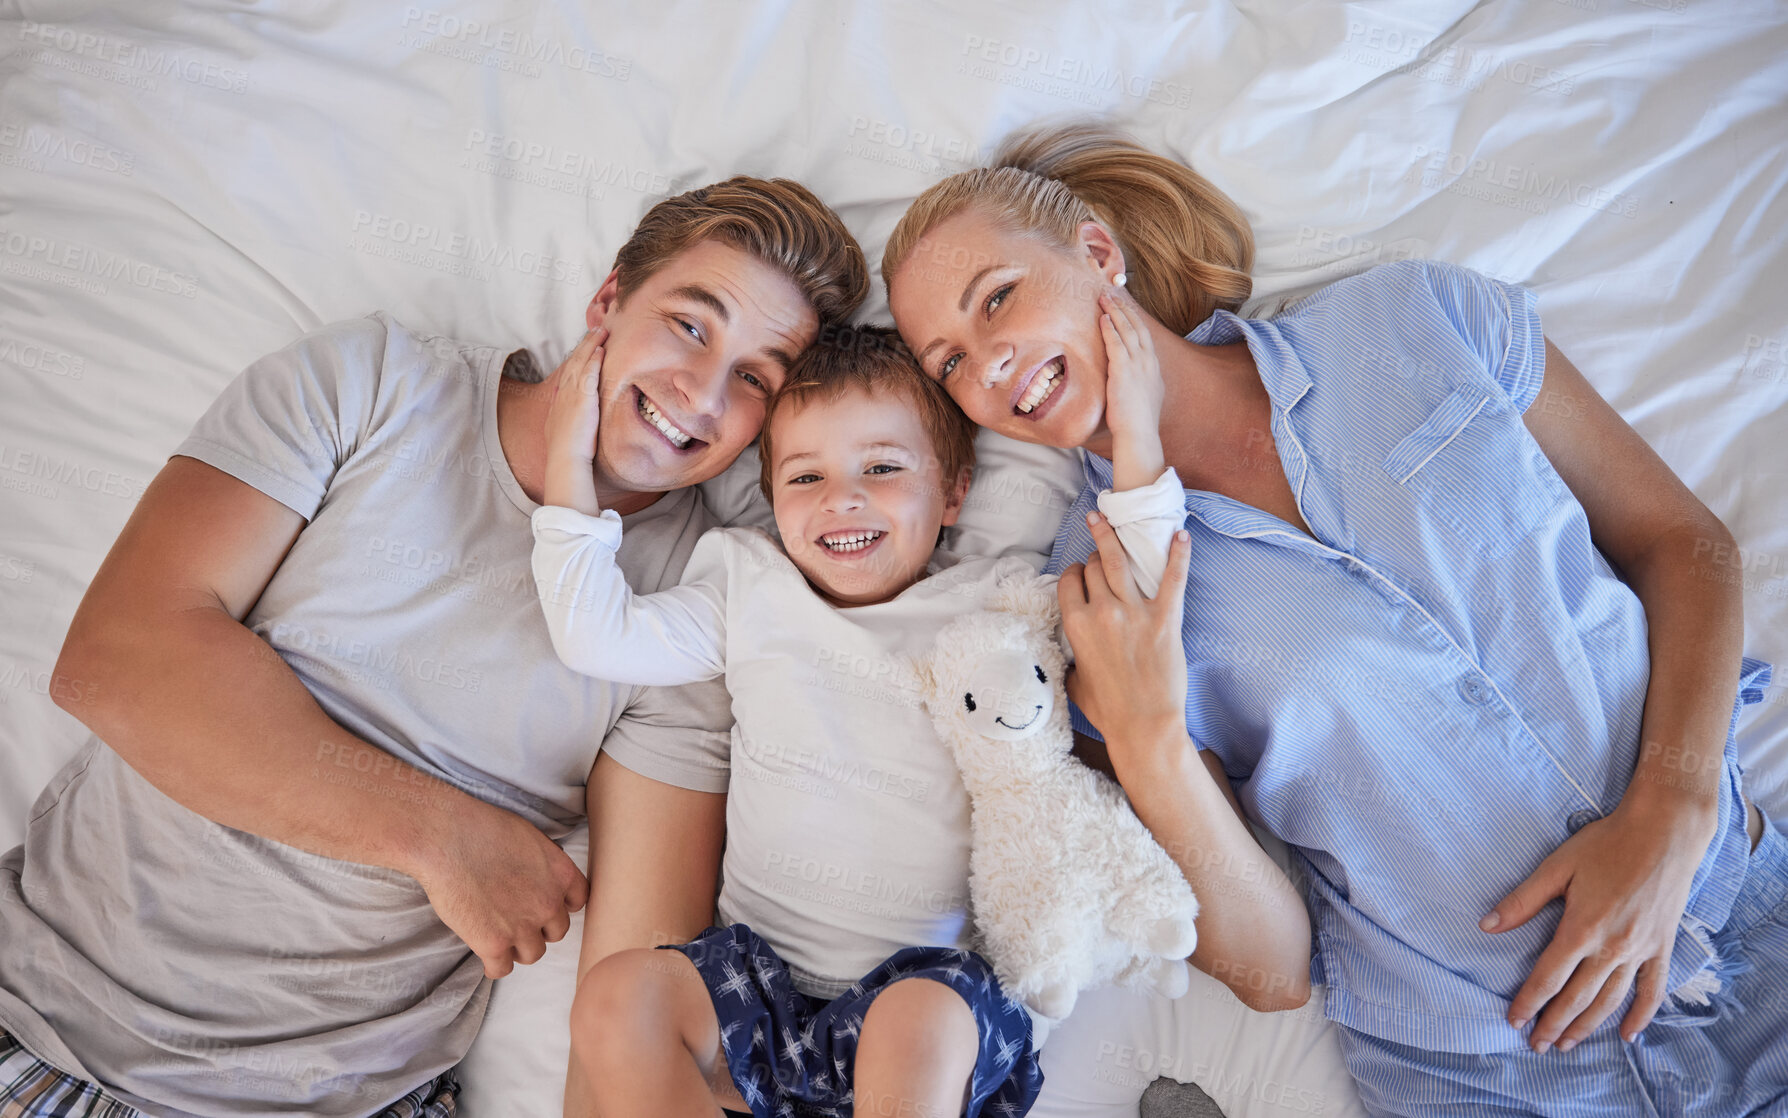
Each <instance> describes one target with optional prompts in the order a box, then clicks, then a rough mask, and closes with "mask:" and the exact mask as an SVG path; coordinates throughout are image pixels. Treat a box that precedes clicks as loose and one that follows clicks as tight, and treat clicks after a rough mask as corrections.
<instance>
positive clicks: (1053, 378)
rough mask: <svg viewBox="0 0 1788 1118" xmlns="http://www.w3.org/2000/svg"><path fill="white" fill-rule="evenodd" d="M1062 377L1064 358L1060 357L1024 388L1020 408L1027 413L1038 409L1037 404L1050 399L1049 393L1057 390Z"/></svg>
mask: <svg viewBox="0 0 1788 1118" xmlns="http://www.w3.org/2000/svg"><path fill="white" fill-rule="evenodd" d="M1061 379H1062V359H1061V358H1060V357H1058V358H1056V359H1055V360H1054V361H1051V362H1050V363H1049V364H1048V365H1047V366H1046V367H1045V368H1044V369H1043V371H1042V372H1040V373H1038V374H1037V378H1036V379H1035V380H1033V381H1031V386H1030V387H1029V388H1027V389H1025V390H1024V398H1023V399H1022V400H1019V401H1018V410H1019V411H1021V412H1026V413H1029V412H1033V411H1036V410H1037V405H1038V404H1041V403H1042V402H1043V401H1044V400H1047V399H1049V394H1050V393H1051V392H1054V391H1055V386H1056V385H1057V384H1058V383H1060V381H1061Z"/></svg>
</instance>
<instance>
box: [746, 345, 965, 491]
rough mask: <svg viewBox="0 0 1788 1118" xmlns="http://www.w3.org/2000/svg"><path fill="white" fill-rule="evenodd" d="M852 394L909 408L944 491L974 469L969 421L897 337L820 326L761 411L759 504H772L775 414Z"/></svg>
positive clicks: (758, 449)
mask: <svg viewBox="0 0 1788 1118" xmlns="http://www.w3.org/2000/svg"><path fill="white" fill-rule="evenodd" d="M853 389H856V390H859V391H866V392H871V393H888V394H891V395H894V396H899V397H901V398H903V399H904V400H906V401H907V402H908V403H910V404H912V406H913V408H914V410H915V411H917V412H918V413H919V423H920V425H921V426H923V427H924V428H925V433H926V434H927V435H929V436H931V452H932V454H933V455H934V456H936V458H937V460H938V465H939V466H940V470H939V484H941V485H942V486H943V488H944V491H945V492H946V493H948V492H950V490H951V487H952V486H954V485H955V484H956V479H957V478H959V477H960V476H961V475H962V471H964V470H969V469H973V468H974V465H975V432H976V431H977V430H978V428H977V427H976V426H975V421H974V420H972V419H970V418H969V417H968V416H966V415H964V414H963V413H962V409H961V408H958V407H957V406H956V401H954V400H952V399H950V395H949V393H947V392H945V391H944V389H943V386H942V385H940V384H938V382H937V381H935V380H932V379H931V378H930V377H928V376H926V375H925V370H924V369H922V368H920V367H919V362H918V360H917V359H915V358H914V357H913V354H912V351H911V350H909V349H908V348H907V347H906V343H905V342H902V341H901V340H900V335H899V334H897V333H895V332H894V331H893V330H891V329H889V328H888V327H886V326H840V325H831V324H829V325H826V326H822V327H820V332H819V337H818V338H816V339H815V340H814V343H813V344H812V345H811V346H808V347H807V349H806V350H805V351H804V352H803V353H802V354H801V356H800V357H798V358H796V359H795V364H794V367H793V368H791V369H789V372H788V379H787V380H786V381H785V382H784V383H783V386H782V388H781V390H780V391H778V392H777V393H776V395H774V396H772V397H771V398H770V403H769V406H768V407H766V408H765V409H764V430H763V434H762V435H761V436H759V438H758V447H757V453H758V458H759V460H760V466H759V471H758V487H759V488H761V489H762V490H763V492H764V497H765V498H766V499H768V500H769V501H771V502H772V503H774V502H775V497H774V496H772V494H771V479H770V477H771V470H772V469H774V467H775V459H776V451H775V447H774V445H773V442H772V439H771V427H772V425H773V424H774V423H775V420H776V415H777V413H778V412H781V411H784V410H786V409H788V408H799V407H802V406H804V405H806V404H811V403H822V402H827V401H831V400H836V399H838V398H839V397H840V396H843V395H844V394H845V393H846V392H849V391H851V390H853Z"/></svg>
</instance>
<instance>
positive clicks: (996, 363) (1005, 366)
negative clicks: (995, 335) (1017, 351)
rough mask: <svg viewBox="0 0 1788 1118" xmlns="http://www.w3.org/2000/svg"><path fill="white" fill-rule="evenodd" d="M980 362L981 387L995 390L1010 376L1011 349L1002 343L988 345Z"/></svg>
mask: <svg viewBox="0 0 1788 1118" xmlns="http://www.w3.org/2000/svg"><path fill="white" fill-rule="evenodd" d="M979 356H980V360H981V387H983V388H995V387H998V386H999V385H1002V384H1004V383H1006V381H1007V380H1008V379H1010V378H1011V376H1012V367H1013V360H1012V347H1011V346H1009V345H1007V344H1005V343H1004V342H995V343H992V344H990V345H989V346H988V347H987V349H986V352H985V353H984V354H981V355H979Z"/></svg>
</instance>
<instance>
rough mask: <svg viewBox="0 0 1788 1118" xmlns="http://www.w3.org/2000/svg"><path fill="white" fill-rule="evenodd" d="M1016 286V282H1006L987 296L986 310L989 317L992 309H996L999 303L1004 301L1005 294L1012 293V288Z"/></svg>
mask: <svg viewBox="0 0 1788 1118" xmlns="http://www.w3.org/2000/svg"><path fill="white" fill-rule="evenodd" d="M1017 286H1018V285H1017V284H1016V283H1008V284H1007V285H1006V286H1004V287H1002V288H1000V289H999V290H998V291H995V292H994V293H993V294H991V295H989V296H988V297H987V304H986V311H987V314H988V315H989V316H990V317H991V316H992V314H993V312H994V310H995V309H997V308H998V307H999V305H1000V304H1001V303H1003V302H1005V301H1006V296H1008V295H1010V294H1012V289H1013V288H1014V287H1017Z"/></svg>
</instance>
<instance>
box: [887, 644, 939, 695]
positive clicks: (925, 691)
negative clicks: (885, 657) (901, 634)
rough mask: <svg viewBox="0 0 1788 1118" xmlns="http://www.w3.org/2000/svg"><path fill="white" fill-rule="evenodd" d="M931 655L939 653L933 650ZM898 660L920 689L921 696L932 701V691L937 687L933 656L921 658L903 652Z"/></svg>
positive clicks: (903, 670)
mask: <svg viewBox="0 0 1788 1118" xmlns="http://www.w3.org/2000/svg"><path fill="white" fill-rule="evenodd" d="M931 655H932V656H935V655H937V653H936V652H933V653H932V654H931ZM896 662H897V663H898V664H899V665H900V670H901V671H902V672H903V673H905V674H906V675H907V678H909V679H911V680H912V681H913V684H914V686H916V687H917V688H918V689H919V697H920V698H921V699H923V700H925V701H926V702H930V700H931V693H932V691H933V690H935V689H936V687H937V677H936V676H935V675H934V674H933V673H932V670H931V656H926V657H922V658H921V657H918V656H909V655H907V654H906V653H901V654H900V656H899V657H898V658H897V660H896Z"/></svg>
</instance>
